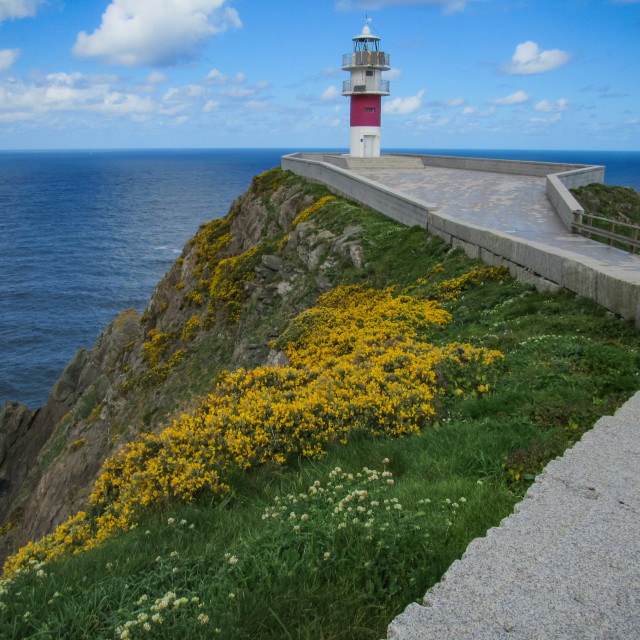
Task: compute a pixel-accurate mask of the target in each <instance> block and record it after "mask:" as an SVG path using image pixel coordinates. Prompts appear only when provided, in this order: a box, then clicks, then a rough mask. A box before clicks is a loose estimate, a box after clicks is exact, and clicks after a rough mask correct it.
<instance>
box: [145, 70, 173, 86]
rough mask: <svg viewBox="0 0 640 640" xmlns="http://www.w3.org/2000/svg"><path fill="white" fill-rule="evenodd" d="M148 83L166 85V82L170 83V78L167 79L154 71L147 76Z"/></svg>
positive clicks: (162, 74)
mask: <svg viewBox="0 0 640 640" xmlns="http://www.w3.org/2000/svg"><path fill="white" fill-rule="evenodd" d="M147 82H149V83H150V84H164V83H165V82H169V78H167V76H165V75H164V73H160V72H159V71H153V72H151V73H150V74H149V75H148V76H147Z"/></svg>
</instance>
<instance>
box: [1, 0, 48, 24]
mask: <svg viewBox="0 0 640 640" xmlns="http://www.w3.org/2000/svg"><path fill="white" fill-rule="evenodd" d="M41 2H42V0H0V22H2V21H4V20H9V19H13V18H28V17H30V16H35V15H36V7H37V6H38V5H39V4H40V3H41Z"/></svg>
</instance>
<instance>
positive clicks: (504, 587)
mask: <svg viewBox="0 0 640 640" xmlns="http://www.w3.org/2000/svg"><path fill="white" fill-rule="evenodd" d="M639 461H640V392H638V393H637V394H636V395H635V396H634V397H633V398H632V399H631V400H629V401H628V402H627V403H626V404H625V405H623V406H622V407H621V408H620V409H619V410H618V411H617V412H616V414H615V416H607V417H603V418H601V419H600V420H599V421H598V422H597V423H596V425H595V427H594V428H593V429H592V430H591V431H589V432H587V433H586V434H585V435H584V436H583V438H582V440H581V441H580V442H578V443H577V444H576V445H575V446H574V447H573V448H572V449H570V450H568V451H567V452H566V453H565V454H564V456H563V457H562V458H558V459H556V460H554V461H552V462H551V463H549V464H548V465H547V467H546V468H545V470H544V471H543V472H542V473H541V474H540V475H539V476H538V478H537V479H536V481H535V483H534V484H533V486H532V487H531V488H530V489H529V491H528V492H527V494H526V496H525V499H524V500H523V501H522V502H521V503H520V504H518V505H516V508H515V513H514V514H513V515H511V516H509V517H508V518H505V519H504V520H503V521H502V523H501V524H500V526H499V527H496V528H493V529H490V530H489V531H488V533H487V536H486V537H485V538H477V539H476V540H474V541H473V542H472V543H471V544H470V545H469V547H468V548H467V551H466V552H465V554H464V555H463V557H462V559H461V560H458V561H456V562H454V563H453V565H451V567H450V568H449V570H448V571H447V573H446V574H445V576H444V578H443V580H442V582H440V583H439V584H437V585H435V586H434V587H433V588H432V589H430V590H429V591H428V592H427V594H426V595H425V598H424V606H421V605H418V604H411V605H410V606H409V607H407V609H406V610H405V612H404V613H402V614H401V615H399V616H398V617H397V618H396V619H395V620H394V621H393V622H392V623H391V625H390V626H389V630H388V638H389V640H427V639H428V640H432V639H433V640H463V639H464V640H487V639H499V638H505V639H509V640H568V639H572V640H578V639H580V640H582V639H585V638H589V639H593V640H596V639H597V640H604V639H616V640H637V639H638V638H640V473H638V463H639Z"/></svg>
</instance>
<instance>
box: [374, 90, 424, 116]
mask: <svg viewBox="0 0 640 640" xmlns="http://www.w3.org/2000/svg"><path fill="white" fill-rule="evenodd" d="M423 95H424V89H420V91H418V93H417V94H416V95H415V96H410V97H408V98H394V99H393V100H389V101H387V102H385V103H384V105H383V107H382V113H386V114H389V115H394V116H403V115H407V114H409V113H414V112H415V111H417V110H418V109H419V108H420V107H421V106H422V96H423Z"/></svg>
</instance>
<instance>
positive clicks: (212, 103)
mask: <svg viewBox="0 0 640 640" xmlns="http://www.w3.org/2000/svg"><path fill="white" fill-rule="evenodd" d="M219 108H220V103H219V102H217V101H216V100H209V102H207V104H205V105H204V107H202V110H203V111H204V112H205V113H210V112H211V111H216V109H219Z"/></svg>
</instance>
